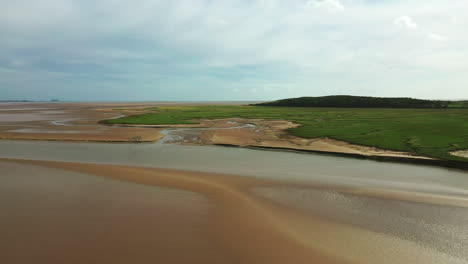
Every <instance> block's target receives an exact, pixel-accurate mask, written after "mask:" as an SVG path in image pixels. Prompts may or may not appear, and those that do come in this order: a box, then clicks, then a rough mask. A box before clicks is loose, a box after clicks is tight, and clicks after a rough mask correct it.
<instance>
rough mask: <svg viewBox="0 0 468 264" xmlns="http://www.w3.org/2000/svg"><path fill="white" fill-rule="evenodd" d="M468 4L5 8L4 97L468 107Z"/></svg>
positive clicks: (149, 2) (253, 0)
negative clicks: (453, 103) (378, 99)
mask: <svg viewBox="0 0 468 264" xmlns="http://www.w3.org/2000/svg"><path fill="white" fill-rule="evenodd" d="M467 14H468V1H467V0H450V1H443V0H309V1H308V0H283V1H280V0H237V1H234V0H191V1H188V0H187V1H184V0H177V1H175V0H165V1H158V0H140V1H131V0H99V1H96V0H76V1H73V0H0V100H5V99H32V100H38V99H51V98H59V99H62V100H93V101H99V100H145V101H148V100H269V99H279V98H285V97H296V96H321V95H332V94H350V95H369V96H404V97H418V98H443V99H452V98H453V99H456V98H468V15H467Z"/></svg>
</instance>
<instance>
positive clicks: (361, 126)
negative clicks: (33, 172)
mask: <svg viewBox="0 0 468 264" xmlns="http://www.w3.org/2000/svg"><path fill="white" fill-rule="evenodd" d="M152 110H154V111H155V112H154V113H150V114H144V115H140V116H131V117H125V118H120V119H112V120H107V121H104V122H105V123H108V124H193V123H196V122H194V121H193V120H194V119H201V118H209V119H216V118H230V117H240V118H264V119H285V120H290V121H293V122H297V123H299V124H301V125H302V126H300V127H298V128H294V129H290V130H289V131H288V132H289V133H291V134H292V135H295V136H299V137H304V138H316V137H330V138H334V139H338V140H344V141H347V142H351V143H356V144H361V145H367V146H375V147H379V148H385V149H391V150H399V151H408V152H412V153H416V154H420V155H425V156H430V157H436V158H441V159H448V160H460V161H468V159H466V158H460V157H455V156H451V155H449V154H448V152H450V151H453V150H459V149H468V109H382V108H373V109H369V108H367V109H359V108H352V109H351V108H301V107H265V106H186V107H185V106H182V107H158V108H153V109H152Z"/></svg>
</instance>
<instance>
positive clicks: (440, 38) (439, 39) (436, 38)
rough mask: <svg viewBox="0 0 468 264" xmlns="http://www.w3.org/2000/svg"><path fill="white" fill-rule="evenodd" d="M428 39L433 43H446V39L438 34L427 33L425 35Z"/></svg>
mask: <svg viewBox="0 0 468 264" xmlns="http://www.w3.org/2000/svg"><path fill="white" fill-rule="evenodd" d="M427 37H428V38H430V39H432V40H435V41H446V40H447V38H446V37H444V36H442V35H439V34H435V33H429V34H428V35H427Z"/></svg>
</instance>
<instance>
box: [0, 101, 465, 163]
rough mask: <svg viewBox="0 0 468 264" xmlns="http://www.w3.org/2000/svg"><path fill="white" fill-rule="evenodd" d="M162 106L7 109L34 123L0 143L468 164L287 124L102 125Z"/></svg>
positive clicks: (11, 125) (14, 125)
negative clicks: (317, 134) (217, 149)
mask: <svg viewBox="0 0 468 264" xmlns="http://www.w3.org/2000/svg"><path fill="white" fill-rule="evenodd" d="M160 105H163V106H164V105H167V104H157V103H156V104H154V105H151V104H145V103H131V104H125V103H113V104H109V105H102V104H95V103H87V104H80V103H68V104H66V103H60V104H52V105H49V104H41V105H39V106H38V105H35V104H30V108H28V109H24V108H16V109H15V108H14V107H13V108H8V109H7V110H8V111H4V112H5V113H3V114H4V115H5V114H6V113H7V112H8V113H12V114H13V115H17V116H21V117H23V118H24V119H25V120H27V118H30V121H25V122H14V121H8V120H9V119H8V118H7V119H6V121H2V122H0V140H26V141H50V142H76V143H81V142H83V143H114V144H120V143H129V144H165V143H174V144H182V145H199V146H225V147H227V146H229V147H241V148H251V149H259V150H269V151H293V152H298V153H316V154H323V155H333V156H341V157H350V158H357V159H369V160H375V161H389V162H400V163H411V164H424V165H430V166H438V167H447V168H457V169H462V170H465V171H466V170H468V162H463V161H452V160H442V159H437V158H431V157H426V156H418V155H416V154H414V153H409V152H402V151H394V150H387V149H380V148H376V147H372V146H364V145H359V144H354V143H351V142H346V141H342V140H335V139H333V138H326V137H324V138H312V139H308V138H300V137H296V136H293V135H291V134H290V133H288V131H287V129H290V128H294V127H297V126H300V124H298V123H294V122H291V121H287V120H266V119H243V118H224V119H196V120H191V121H192V122H195V123H196V124H165V125H133V124H105V122H104V121H105V120H109V119H115V118H116V117H121V116H133V115H141V114H145V113H151V112H152V111H150V110H149V107H151V106H152V107H157V106H160ZM169 105H174V104H172V103H171V104H169ZM180 105H190V104H180ZM34 107H36V108H34ZM37 107H39V108H37ZM0 121H1V120H0ZM452 153H455V154H456V153H459V152H457V151H456V152H452Z"/></svg>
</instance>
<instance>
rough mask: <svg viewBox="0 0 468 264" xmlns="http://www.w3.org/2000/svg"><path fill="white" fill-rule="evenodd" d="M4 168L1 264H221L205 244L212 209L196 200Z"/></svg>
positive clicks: (22, 167)
mask: <svg viewBox="0 0 468 264" xmlns="http://www.w3.org/2000/svg"><path fill="white" fill-rule="evenodd" d="M0 168H1V170H2V171H1V173H0V219H1V220H0V233H1V237H2V239H0V262H1V263H5V264H6V263H8V264H26V263H41V264H42V263H44V264H45V263H122V264H124V263H149V261H151V260H153V261H154V260H160V261H162V262H163V263H190V262H191V260H195V262H196V263H204V262H203V261H205V263H206V261H213V260H217V261H221V259H220V256H217V255H216V253H212V251H215V250H217V245H213V244H212V243H213V242H212V241H210V240H207V239H199V238H201V237H207V236H210V233H209V232H210V231H209V229H210V226H209V221H208V219H209V218H208V217H207V215H209V214H211V212H212V208H213V205H212V203H211V202H210V201H208V200H207V199H206V198H205V197H203V196H202V195H200V194H198V193H194V192H189V191H183V190H177V189H170V188H165V187H156V186H151V187H150V186H145V185H140V184H133V183H129V182H122V181H116V180H111V179H107V178H103V177H95V176H91V175H86V174H81V173H75V172H70V171H66V172H64V171H61V170H58V169H51V168H45V167H39V166H32V165H27V164H16V163H10V162H4V161H0ZM161 238H164V239H161ZM179 251H181V252H185V253H187V254H186V255H184V254H179V253H178V252H179ZM193 258H195V259H193ZM213 262H215V261H213ZM218 263H219V262H218Z"/></svg>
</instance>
